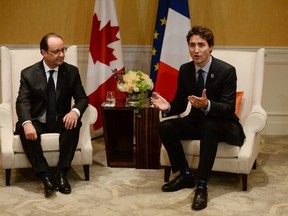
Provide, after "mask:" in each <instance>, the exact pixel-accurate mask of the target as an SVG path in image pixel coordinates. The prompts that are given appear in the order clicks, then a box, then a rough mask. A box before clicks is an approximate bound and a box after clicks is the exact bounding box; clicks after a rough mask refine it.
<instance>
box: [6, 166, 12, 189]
mask: <svg viewBox="0 0 288 216" xmlns="http://www.w3.org/2000/svg"><path fill="white" fill-rule="evenodd" d="M5 174H6V186H9V185H10V178H11V169H5Z"/></svg>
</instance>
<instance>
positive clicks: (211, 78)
mask: <svg viewBox="0 0 288 216" xmlns="http://www.w3.org/2000/svg"><path fill="white" fill-rule="evenodd" d="M217 76H218V67H217V64H216V63H215V59H214V57H212V63H211V66H210V69H209V72H208V74H207V79H206V85H205V88H206V89H209V88H211V87H212V86H213V83H214V82H215V80H216V79H217Z"/></svg>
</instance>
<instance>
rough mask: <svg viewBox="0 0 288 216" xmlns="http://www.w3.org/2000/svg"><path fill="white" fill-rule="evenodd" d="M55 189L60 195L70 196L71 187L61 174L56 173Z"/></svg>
mask: <svg viewBox="0 0 288 216" xmlns="http://www.w3.org/2000/svg"><path fill="white" fill-rule="evenodd" d="M55 181H56V187H57V189H58V190H59V192H60V193H63V194H70V193H71V186H70V184H69V182H68V179H67V178H66V176H65V175H64V174H63V173H58V174H57V175H56V180H55Z"/></svg>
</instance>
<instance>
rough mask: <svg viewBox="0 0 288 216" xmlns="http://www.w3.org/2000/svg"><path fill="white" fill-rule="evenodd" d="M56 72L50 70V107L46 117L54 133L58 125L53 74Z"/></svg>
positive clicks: (50, 129) (49, 128)
mask: <svg viewBox="0 0 288 216" xmlns="http://www.w3.org/2000/svg"><path fill="white" fill-rule="evenodd" d="M54 71H55V70H49V73H50V76H49V79H48V107H47V115H46V123H47V128H48V130H49V131H52V129H53V128H54V126H55V124H56V92H55V83H54V79H53V73H54Z"/></svg>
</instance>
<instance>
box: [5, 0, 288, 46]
mask: <svg viewBox="0 0 288 216" xmlns="http://www.w3.org/2000/svg"><path fill="white" fill-rule="evenodd" d="M115 5H116V10H117V15H118V22H119V26H120V31H121V37H122V43H123V45H151V44H152V34H153V31H154V25H155V17H156V13H157V5H158V1H157V0H115ZM189 7H190V16H191V23H192V25H194V24H202V25H206V26H209V27H210V28H211V29H212V30H213V31H214V34H215V39H216V40H215V43H216V45H218V46H288V36H287V35H288V13H287V10H288V0H189ZM93 10H94V0H49V1H47V0H23V1H22V0H0V17H1V19H0V29H1V34H0V45H1V44H20V45H21V44H22V45H27V44H30V45H31V44H38V43H39V40H40V38H41V37H42V35H44V34H45V33H47V32H50V31H54V32H57V33H59V34H61V35H62V36H63V38H64V40H65V42H66V44H78V45H79V44H89V40H90V32H91V25H92V14H93Z"/></svg>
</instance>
